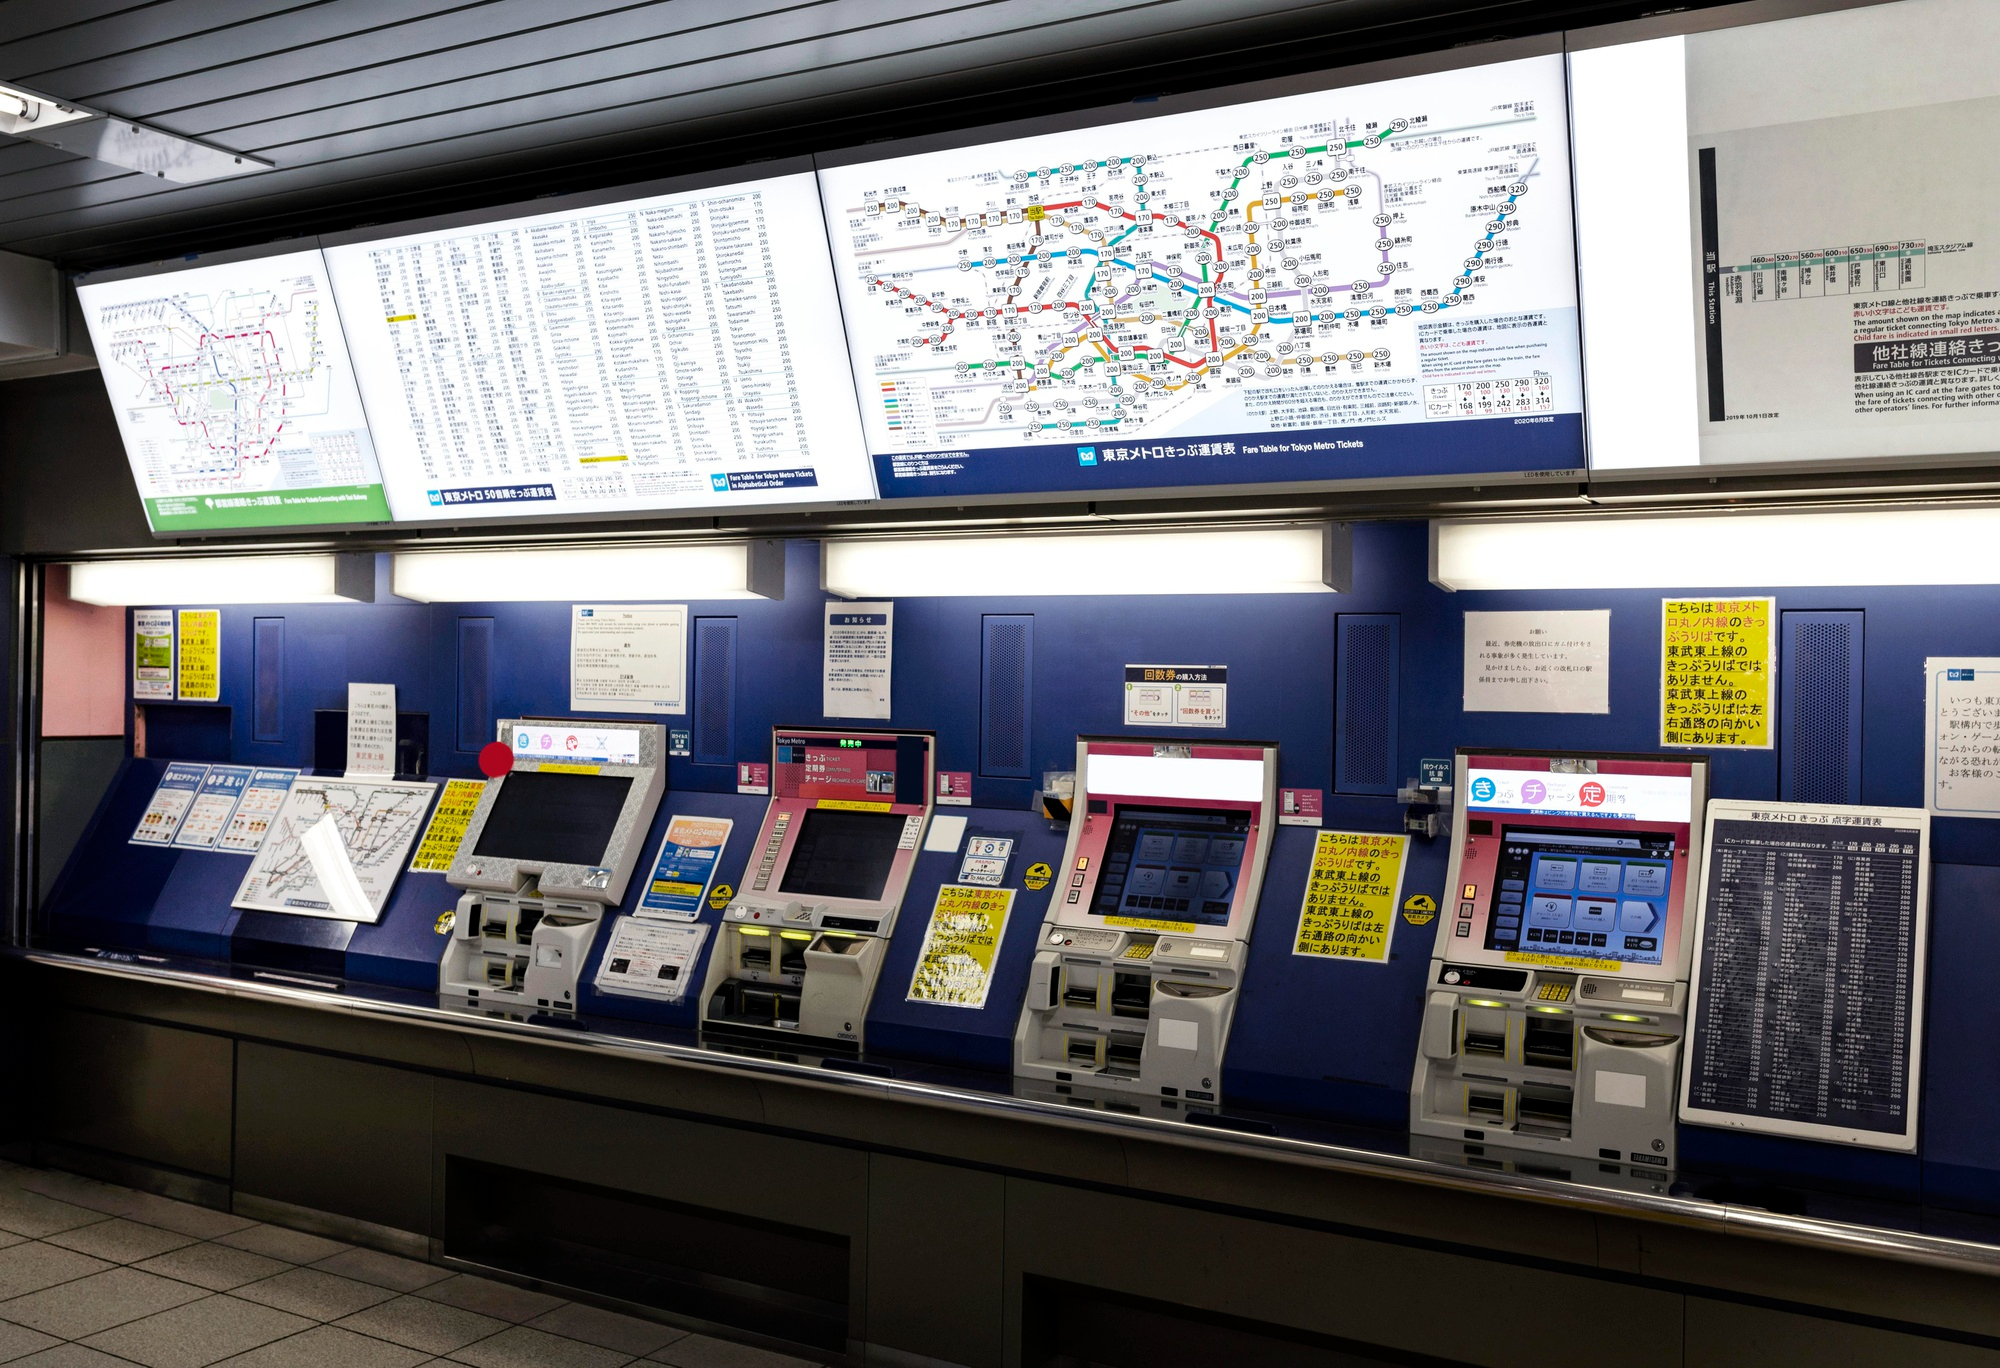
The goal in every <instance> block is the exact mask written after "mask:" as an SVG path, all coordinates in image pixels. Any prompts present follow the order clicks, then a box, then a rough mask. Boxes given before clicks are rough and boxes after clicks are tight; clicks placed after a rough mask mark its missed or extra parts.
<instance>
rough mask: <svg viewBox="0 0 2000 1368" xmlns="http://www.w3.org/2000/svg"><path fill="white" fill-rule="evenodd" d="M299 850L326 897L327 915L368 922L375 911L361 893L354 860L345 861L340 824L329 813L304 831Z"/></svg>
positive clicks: (364, 894)
mask: <svg viewBox="0 0 2000 1368" xmlns="http://www.w3.org/2000/svg"><path fill="white" fill-rule="evenodd" d="M299 848H300V849H301V850H303V851H305V853H306V859H307V860H308V861H309V862H311V864H312V871H313V878H315V879H317V880H318V881H319V888H320V892H322V893H324V894H325V895H326V901H327V910H328V913H329V914H330V915H332V916H334V917H338V918H339V919H340V920H341V921H351V922H372V921H374V920H375V909H374V908H373V907H371V906H369V904H368V895H367V894H366V893H364V892H362V890H361V880H360V878H359V877H357V876H356V874H355V873H354V861H352V860H350V859H348V858H347V843H346V842H345V841H344V840H342V839H341V835H340V823H338V822H336V821H335V820H334V819H333V816H332V814H330V813H329V814H328V815H327V816H325V817H322V818H320V819H319V820H318V821H317V822H314V823H313V824H312V826H310V827H309V828H307V829H306V834H305V836H304V837H303V838H301V839H300V841H299Z"/></svg>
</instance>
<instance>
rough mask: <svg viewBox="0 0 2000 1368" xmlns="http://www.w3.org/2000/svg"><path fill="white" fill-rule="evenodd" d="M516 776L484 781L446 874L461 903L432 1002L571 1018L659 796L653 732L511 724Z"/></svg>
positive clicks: (662, 757) (658, 753) (636, 725)
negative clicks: (595, 943) (588, 962)
mask: <svg viewBox="0 0 2000 1368" xmlns="http://www.w3.org/2000/svg"><path fill="white" fill-rule="evenodd" d="M499 736H500V740H501V741H503V742H505V743H506V744H507V745H508V747H509V748H510V749H511V750H512V751H513V752H514V767H513V769H512V770H511V771H510V772H509V773H507V774H504V775H502V776H500V777H499V778H498V779H494V780H492V781H490V782H489V783H488V784H487V785H486V790H485V792H484V793H482V794H481V795H480V798H479V806H478V807H477V808H476V809H475V810H474V811H473V814H472V819H471V821H470V822H468V823H467V824H466V828H465V838H464V839H463V840H462V841H460V842H459V847H458V854H457V856H456V857H455V858H454V859H453V860H452V863H451V870H450V872H449V873H447V874H446V875H445V878H446V880H447V882H449V883H450V884H451V885H452V886H453V887H454V888H462V889H464V890H466V891H465V892H464V893H463V894H461V895H460V897H459V900H458V911H457V914H456V917H455V920H454V921H453V924H452V936H451V941H450V943H449V944H448V945H447V946H446V947H445V952H444V958H443V960H442V961H441V962H440V964H439V966H438V992H439V993H440V994H441V995H442V996H444V997H448V998H457V999H462V1000H463V1001H465V1002H466V1003H468V1004H470V1005H472V1006H479V1007H487V1008H492V1009H495V1010H499V1011H505V1012H527V1013H533V1012H558V1013H560V1012H574V1011H575V1010H576V997H577V980H578V976H579V975H580V974H581V973H582V971H583V961H584V958H585V957H586V956H587V955H588V954H589V953H590V944H591V942H592V940H594V939H595V938H596V936H597V926H598V923H599V921H601V920H602V918H603V916H604V912H605V909H607V908H611V907H616V906H618V905H619V903H621V902H622V901H624V898H625V888H626V885H627V884H628V883H630V881H631V878H632V871H633V869H634V867H635V866H636V865H637V863H638V860H639V857H640V854H641V853H642V847H643V845H644V843H645V839H646V832H647V830H648V828H650V827H651V826H652V823H653V814H654V813H655V812H656V811H657V810H658V809H659V806H660V797H661V794H662V793H663V792H664V790H665V788H666V729H665V728H664V727H661V726H659V725H657V724H655V723H651V722H618V723H603V724H599V723H590V722H584V721H582V720H580V719H576V718H568V719H561V720H553V719H540V718H512V719H509V720H507V721H503V722H502V723H500V728H499Z"/></svg>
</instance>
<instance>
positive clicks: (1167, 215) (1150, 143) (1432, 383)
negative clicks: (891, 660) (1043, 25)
mask: <svg viewBox="0 0 2000 1368" xmlns="http://www.w3.org/2000/svg"><path fill="white" fill-rule="evenodd" d="M1203 98H1204V99H1205V100H1210V101H1212V100H1213V99H1214V96H1213V95H1209V96H1206V97H1203ZM1169 100H1170V107H1171V100H1172V97H1169ZM1188 103H1189V104H1193V103H1194V101H1193V100H1192V99H1190V100H1189V102H1188ZM933 148H935V144H931V145H928V146H927V147H926V150H924V151H921V152H914V153H910V154H907V155H902V156H890V157H885V156H884V155H883V149H880V148H872V149H867V150H866V151H865V152H863V153H860V154H857V156H856V157H855V159H854V160H853V161H852V162H851V163H850V164H846V165H839V164H832V165H829V164H828V161H834V162H837V161H839V160H840V159H838V158H835V159H828V160H826V161H822V163H821V168H820V173H819V174H820V195H821V199H822V200H823V201H824V203H825V206H826V218H827V236H828V238H829V239H830V240H831V242H832V244H833V254H834V267H835V271H836V273H837V275H838V278H839V282H840V291H841V299H842V303H843V306H844V316H845V323H846V328H847V335H848V350H849V353H850V354H851V355H852V356H853V358H854V360H855V367H854V375H855V383H856V385H857V387H858V392H859V398H860V401H861V410H862V422H863V425H864V427H865V429H866V431H867V436H868V449H869V452H870V454H871V456H872V457H873V459H874V462H875V477H876V483H877V485H878V486H879V488H880V490H881V494H882V497H883V498H887V499H894V498H920V499H928V500H943V499H952V498H959V497H964V496H969V495H970V496H978V495H1009V494H1023V493H1040V492H1051V491H1078V492H1084V491H1089V492H1092V493H1095V492H1099V491H1103V492H1110V491H1116V490H1134V489H1142V488H1161V487H1175V488H1179V487H1187V486H1196V485H1209V486H1214V485H1250V484H1265V483H1288V482H1304V481H1315V482H1318V481H1327V480H1351V479H1364V478H1373V479H1381V478H1395V479H1408V478H1411V477H1423V476H1464V475H1468V474H1473V473H1483V472H1493V473H1500V472H1537V473H1540V472H1550V471H1557V470H1563V471H1575V470H1579V469H1581V468H1582V466H1583V463H1584V451H1583V435H1582V401H1583V381H1582V370H1581V366H1580V362H1579V339H1578V332H1577V308H1576V272H1575V242H1574V235H1573V231H1572V227H1571V220H1570V187H1569V137H1568V120H1567V109H1566V100H1565V83H1564V76H1563V61H1562V58H1561V57H1560V56H1559V55H1554V54H1551V55H1547V56H1538V57H1528V58H1523V59H1518V60H1515V61H1507V62H1489V63H1485V64H1481V65H1474V66H1467V67H1462V68H1460V69H1458V70H1453V71H1441V72H1430V73H1426V74H1423V75H1417V76H1408V77H1402V78H1398V79H1394V80H1387V81H1377V82H1372V83H1367V84H1357V85H1350V86H1347V87H1345V88H1342V89H1333V90H1320V91H1314V92H1312V93H1309V94H1300V95H1286V96H1282V97H1280V98H1276V99H1263V100H1257V101H1254V102H1246V103H1237V104H1220V105H1212V107H1208V108H1185V107H1184V108H1183V109H1181V110H1180V111H1178V112H1172V113H1166V114H1162V115H1160V116H1158V117H1153V118H1146V119H1130V118H1122V117H1121V118H1120V119H1119V120H1118V121H1117V122H1110V123H1105V124H1101V125H1099V126H1097V127H1086V128H1075V129H1071V130H1069V131H1066V132H1053V133H1038V134H1035V135H1033V136H1026V137H1016V138H1010V139H1004V140H992V141H987V142H983V143H978V144H974V145H971V146H958V147H949V148H935V150H932V149H933Z"/></svg>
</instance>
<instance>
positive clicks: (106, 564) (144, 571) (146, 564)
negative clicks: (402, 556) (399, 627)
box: [69, 552, 375, 607]
mask: <svg viewBox="0 0 2000 1368" xmlns="http://www.w3.org/2000/svg"><path fill="white" fill-rule="evenodd" d="M69 596H70V597H71V598H72V599H75V600H76V601H77V602H79V603H95V604H99V605H103V606H119V607H123V606H126V605H138V606H140V607H145V606H151V605H162V604H179V603H192V604H201V605H203V606H213V605H216V604H225V603H372V602H374V600H375V557H374V556H372V555H370V554H367V553H365V552H361V553H354V552H346V553H330V554H325V555H307V556H171V557H169V556H162V557H158V558H148V559H145V560H106V561H79V562H76V563H75V564H72V565H71V566H70V567H69Z"/></svg>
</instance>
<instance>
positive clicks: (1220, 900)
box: [1090, 806, 1250, 926]
mask: <svg viewBox="0 0 2000 1368" xmlns="http://www.w3.org/2000/svg"><path fill="white" fill-rule="evenodd" d="M1249 840H1250V812H1249V810H1248V809H1247V808H1167V807H1123V806H1121V807H1120V808H1119V809H1118V816H1117V817H1116V819H1115V820H1114V821H1113V823H1112V826H1111V839H1110V840H1109V841H1108V842H1106V843H1105V847H1104V870H1103V873H1102V874H1100V875H1099V876H1098V883H1097V897H1096V898H1095V899H1094V900H1093V901H1092V902H1091V905H1090V910H1091V911H1092V912H1094V913H1095V914H1097V915H1098V916H1100V917H1142V918H1147V919H1150V920H1156V921H1173V922H1193V923H1195V924H1197V925H1200V926H1227V925H1228V924H1229V910H1230V908H1232V907H1234V906H1235V905H1236V879H1237V875H1238V874H1239V873H1240V872H1241V871H1242V868H1243V847H1244V846H1245V845H1247V844H1248V843H1249Z"/></svg>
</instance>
